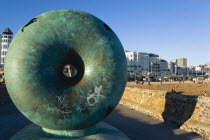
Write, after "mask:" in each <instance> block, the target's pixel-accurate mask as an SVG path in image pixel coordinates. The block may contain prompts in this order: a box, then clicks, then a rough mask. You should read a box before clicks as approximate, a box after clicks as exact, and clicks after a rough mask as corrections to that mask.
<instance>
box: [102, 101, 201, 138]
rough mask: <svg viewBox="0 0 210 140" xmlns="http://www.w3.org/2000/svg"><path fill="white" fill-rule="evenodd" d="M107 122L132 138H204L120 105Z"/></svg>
mask: <svg viewBox="0 0 210 140" xmlns="http://www.w3.org/2000/svg"><path fill="white" fill-rule="evenodd" d="M105 122H107V123H109V124H110V125H112V126H114V127H116V128H118V129H119V130H121V131H122V132H123V133H125V134H126V135H127V136H128V137H129V138H130V139H131V140H140V139H141V140H190V139H197V140H198V139H199V140H201V139H202V138H201V137H200V136H199V135H197V134H195V133H189V132H186V131H184V130H181V129H177V128H176V127H175V126H174V125H172V124H170V123H167V122H161V121H160V120H157V119H155V118H153V117H149V116H147V115H145V114H143V113H140V112H136V111H134V110H131V109H130V108H127V107H124V106H122V105H118V107H117V108H116V109H115V110H114V111H113V112H112V113H111V114H110V116H109V117H108V118H106V119H105Z"/></svg>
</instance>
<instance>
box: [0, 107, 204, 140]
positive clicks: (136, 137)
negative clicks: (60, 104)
mask: <svg viewBox="0 0 210 140" xmlns="http://www.w3.org/2000/svg"><path fill="white" fill-rule="evenodd" d="M105 122H107V123H109V124H110V125H112V126H114V127H116V128H118V129H119V130H121V131H122V132H124V133H125V134H126V135H127V136H128V137H129V138H130V139H131V140H190V139H193V140H203V139H202V138H200V137H199V136H198V135H196V134H193V133H188V132H186V131H183V130H180V129H176V128H175V127H173V126H172V125H170V124H168V123H163V122H161V121H159V120H157V119H155V118H152V117H149V116H147V115H145V114H143V113H140V112H137V111H134V110H131V109H129V108H127V107H125V106H122V105H118V106H117V108H116V109H115V111H113V112H112V113H111V114H110V115H109V117H108V118H106V119H105ZM30 123H31V122H30V121H29V120H28V119H26V118H25V117H24V116H23V115H22V114H21V113H20V112H19V111H18V110H17V109H16V107H15V106H14V105H13V104H12V103H8V104H5V105H0V140H8V139H9V138H10V137H11V136H13V135H14V134H15V133H16V132H18V131H19V130H20V129H22V128H23V127H25V126H26V125H28V124H30Z"/></svg>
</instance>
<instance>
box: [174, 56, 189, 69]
mask: <svg viewBox="0 0 210 140" xmlns="http://www.w3.org/2000/svg"><path fill="white" fill-rule="evenodd" d="M171 62H174V63H176V64H177V67H187V58H179V59H173V60H171Z"/></svg>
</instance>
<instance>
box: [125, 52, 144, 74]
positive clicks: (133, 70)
mask: <svg viewBox="0 0 210 140" xmlns="http://www.w3.org/2000/svg"><path fill="white" fill-rule="evenodd" d="M125 55H126V58H127V64H128V73H129V74H130V75H131V76H134V75H136V74H139V73H140V72H141V66H140V62H139V61H138V53H137V52H130V51H125Z"/></svg>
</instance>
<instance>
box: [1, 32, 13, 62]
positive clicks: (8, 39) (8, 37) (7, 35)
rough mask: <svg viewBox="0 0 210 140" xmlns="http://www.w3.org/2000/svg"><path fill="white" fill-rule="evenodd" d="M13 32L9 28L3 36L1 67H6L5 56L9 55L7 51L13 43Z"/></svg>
mask: <svg viewBox="0 0 210 140" xmlns="http://www.w3.org/2000/svg"><path fill="white" fill-rule="evenodd" d="M12 35H13V33H12V31H11V30H10V29H9V28H6V29H5V30H4V31H3V32H2V35H1V65H4V62H5V56H6V54H7V49H8V48H9V45H10V43H11V41H12V38H13V37H12Z"/></svg>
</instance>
